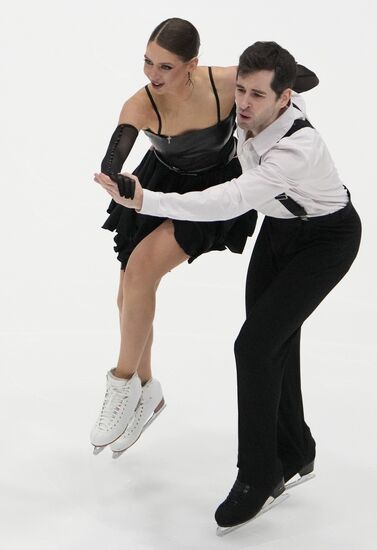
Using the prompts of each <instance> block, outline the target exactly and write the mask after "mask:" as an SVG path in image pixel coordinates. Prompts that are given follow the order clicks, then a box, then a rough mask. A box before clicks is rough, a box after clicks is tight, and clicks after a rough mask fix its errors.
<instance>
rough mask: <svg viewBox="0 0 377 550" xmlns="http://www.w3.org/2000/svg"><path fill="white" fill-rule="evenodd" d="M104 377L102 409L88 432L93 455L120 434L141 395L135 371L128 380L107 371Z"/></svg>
mask: <svg viewBox="0 0 377 550" xmlns="http://www.w3.org/2000/svg"><path fill="white" fill-rule="evenodd" d="M106 378H107V387H106V394H105V399H104V402H103V405H102V410H101V412H100V415H99V417H98V419H97V422H96V423H95V425H94V426H93V429H92V431H91V434H90V442H91V444H92V445H93V446H94V449H93V454H95V455H97V454H99V453H100V452H101V451H102V450H103V449H104V448H105V447H106V445H109V444H110V443H113V441H115V440H116V439H117V438H118V437H119V436H120V435H122V433H123V432H124V430H125V429H126V428H127V425H128V423H129V422H130V420H131V418H132V417H133V415H134V412H135V409H136V407H137V404H138V402H139V400H140V397H141V383H140V378H139V377H138V375H137V373H135V374H134V375H133V376H132V377H131V378H130V379H128V380H127V379H124V380H121V379H119V378H115V376H114V375H113V374H112V372H111V371H109V372H108V373H107V377H106Z"/></svg>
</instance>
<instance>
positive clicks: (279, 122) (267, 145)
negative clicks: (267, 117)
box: [239, 102, 305, 157]
mask: <svg viewBox="0 0 377 550" xmlns="http://www.w3.org/2000/svg"><path fill="white" fill-rule="evenodd" d="M298 118H305V115H304V113H303V112H302V111H300V110H299V109H297V108H296V107H293V104H292V102H291V104H290V105H289V107H288V109H286V110H285V111H284V113H283V114H282V115H280V116H279V117H278V118H277V119H276V120H274V122H272V124H270V125H269V126H267V128H265V129H264V130H262V132H261V133H260V134H258V135H257V136H255V137H254V138H249V139H247V140H246V131H245V130H242V129H241V128H239V130H241V132H242V134H241V135H242V136H243V138H244V140H245V141H244V143H245V142H246V141H247V142H248V143H250V144H251V145H252V146H253V148H254V150H255V152H256V153H257V155H258V156H259V157H261V156H262V155H264V153H266V152H267V151H268V150H269V149H271V147H273V146H274V145H275V144H276V143H277V142H278V141H279V140H281V138H282V137H283V136H285V134H286V133H287V132H288V130H289V129H290V127H291V126H292V124H293V123H294V121H295V120H296V119H298Z"/></svg>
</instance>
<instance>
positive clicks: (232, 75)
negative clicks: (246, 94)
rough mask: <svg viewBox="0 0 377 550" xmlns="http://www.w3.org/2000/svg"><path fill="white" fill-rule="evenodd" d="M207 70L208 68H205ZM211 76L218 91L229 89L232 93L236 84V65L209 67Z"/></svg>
mask: <svg viewBox="0 0 377 550" xmlns="http://www.w3.org/2000/svg"><path fill="white" fill-rule="evenodd" d="M207 70H208V68H207ZM211 71H212V76H213V79H214V81H215V84H216V88H217V89H218V91H219V92H220V93H221V92H227V91H229V90H230V91H231V92H232V93H234V88H235V86H236V76H237V67H236V66H232V67H217V66H212V67H211Z"/></svg>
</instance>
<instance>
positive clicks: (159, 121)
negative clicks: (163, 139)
mask: <svg viewBox="0 0 377 550" xmlns="http://www.w3.org/2000/svg"><path fill="white" fill-rule="evenodd" d="M145 90H146V92H147V94H148V97H149V99H150V101H151V103H152V107H153V109H154V112H155V113H156V115H157V118H158V132H157V133H158V134H161V127H162V122H161V116H160V113H159V112H158V109H157V105H156V102H155V100H154V99H153V96H152V94H151V92H150V90H149V88H148V86H145Z"/></svg>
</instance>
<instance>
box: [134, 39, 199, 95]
mask: <svg viewBox="0 0 377 550" xmlns="http://www.w3.org/2000/svg"><path fill="white" fill-rule="evenodd" d="M190 64H191V62H188V63H184V62H183V61H182V60H181V59H180V58H179V57H178V56H177V55H175V54H174V53H171V52H169V50H165V49H164V48H161V46H159V45H158V44H157V43H156V42H149V43H148V45H147V50H146V52H145V55H144V74H145V76H146V77H147V78H149V80H150V82H151V85H152V89H153V90H154V91H156V92H157V93H161V94H162V93H167V92H168V93H169V92H170V93H171V92H174V91H176V90H177V89H180V88H181V87H182V85H183V84H184V83H186V82H187V78H188V75H187V73H188V71H189V70H190V68H189V66H190Z"/></svg>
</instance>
